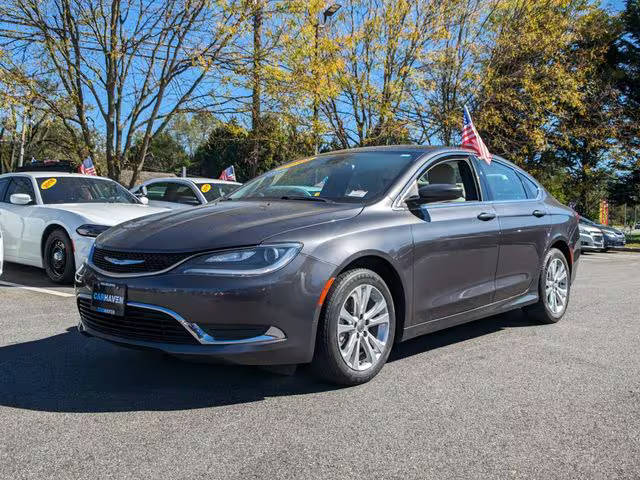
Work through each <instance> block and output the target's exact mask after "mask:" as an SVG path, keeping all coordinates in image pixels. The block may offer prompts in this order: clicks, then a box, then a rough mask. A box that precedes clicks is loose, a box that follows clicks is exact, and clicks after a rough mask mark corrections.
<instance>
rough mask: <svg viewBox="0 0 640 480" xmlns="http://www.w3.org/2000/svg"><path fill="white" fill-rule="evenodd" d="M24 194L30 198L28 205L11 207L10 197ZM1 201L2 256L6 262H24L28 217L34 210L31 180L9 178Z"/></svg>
mask: <svg viewBox="0 0 640 480" xmlns="http://www.w3.org/2000/svg"><path fill="white" fill-rule="evenodd" d="M16 193H26V194H27V195H29V196H30V197H31V198H32V202H31V203H30V204H28V205H13V204H12V203H11V201H10V200H11V195H13V194H16ZM1 201H2V207H1V209H2V212H1V215H2V219H1V222H2V231H3V232H4V254H5V257H6V259H7V260H15V261H24V260H25V257H24V254H25V253H28V252H29V250H28V249H27V248H25V242H29V241H30V238H28V237H29V229H28V228H27V226H28V222H27V219H28V217H29V216H30V215H31V214H32V213H33V209H34V208H36V207H35V204H36V196H35V192H34V189H33V184H32V182H31V179H30V178H29V177H26V176H14V177H11V180H10V182H9V184H8V185H7V188H6V191H5V194H4V196H3V198H2V199H1Z"/></svg>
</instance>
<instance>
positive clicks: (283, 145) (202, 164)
mask: <svg viewBox="0 0 640 480" xmlns="http://www.w3.org/2000/svg"><path fill="white" fill-rule="evenodd" d="M259 126H260V129H259V130H257V131H255V132H254V131H248V130H246V129H245V128H243V127H242V126H240V125H239V124H238V122H237V121H235V120H232V121H231V122H228V123H219V124H217V125H216V127H215V128H214V129H213V130H212V132H211V134H210V136H209V139H208V140H207V142H206V143H205V144H203V145H201V146H200V147H199V148H198V149H197V151H196V153H195V155H194V157H193V166H192V168H191V170H190V171H191V172H192V173H198V174H201V175H204V176H207V177H213V178H217V177H218V176H219V175H220V173H221V172H222V170H223V169H225V168H226V167H228V166H230V165H233V166H234V167H235V170H236V176H237V178H238V180H240V181H247V180H249V179H251V178H253V177H255V176H257V175H260V174H262V173H264V172H266V171H267V170H270V169H272V168H274V167H276V166H278V165H280V164H282V163H286V162H289V161H291V160H295V159H296V158H300V157H304V156H308V155H312V154H313V148H314V143H313V134H312V133H310V132H300V131H299V130H297V129H296V128H295V127H294V126H292V125H290V124H288V123H286V122H283V121H282V119H281V118H280V117H278V116H276V115H265V116H263V117H262V118H261V120H260V122H259ZM256 144H258V145H259V148H260V151H259V158H260V162H259V163H258V164H256V163H255V162H253V161H252V157H251V156H252V152H253V151H254V150H253V149H254V147H255V145H256Z"/></svg>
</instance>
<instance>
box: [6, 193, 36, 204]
mask: <svg viewBox="0 0 640 480" xmlns="http://www.w3.org/2000/svg"><path fill="white" fill-rule="evenodd" d="M9 201H10V202H11V203H12V204H14V205H29V204H30V203H31V202H32V201H33V200H32V198H31V195H28V194H26V193H14V194H13V195H11V197H9Z"/></svg>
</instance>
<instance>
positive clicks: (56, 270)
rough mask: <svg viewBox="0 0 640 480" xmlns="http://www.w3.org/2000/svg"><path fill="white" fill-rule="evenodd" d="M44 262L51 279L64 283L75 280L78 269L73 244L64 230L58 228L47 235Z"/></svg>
mask: <svg viewBox="0 0 640 480" xmlns="http://www.w3.org/2000/svg"><path fill="white" fill-rule="evenodd" d="M43 263H44V269H45V271H46V272H47V276H48V277H49V278H50V279H51V281H53V282H55V283H62V284H68V283H71V282H73V275H74V273H75V271H76V265H75V260H74V258H73V245H72V243H71V239H70V238H69V236H68V235H67V234H66V233H65V232H64V231H63V230H61V229H56V230H54V231H53V232H51V233H50V234H49V236H48V237H47V240H46V242H45V244H44V258H43Z"/></svg>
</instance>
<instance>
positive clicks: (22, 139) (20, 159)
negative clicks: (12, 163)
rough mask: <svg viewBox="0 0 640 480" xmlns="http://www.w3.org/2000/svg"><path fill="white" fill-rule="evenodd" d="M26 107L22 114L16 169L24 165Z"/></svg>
mask: <svg viewBox="0 0 640 480" xmlns="http://www.w3.org/2000/svg"><path fill="white" fill-rule="evenodd" d="M27 109H28V108H27V107H24V110H23V112H22V133H21V134H20V154H19V155H18V167H21V166H22V165H23V164H24V144H25V142H26V141H27Z"/></svg>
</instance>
